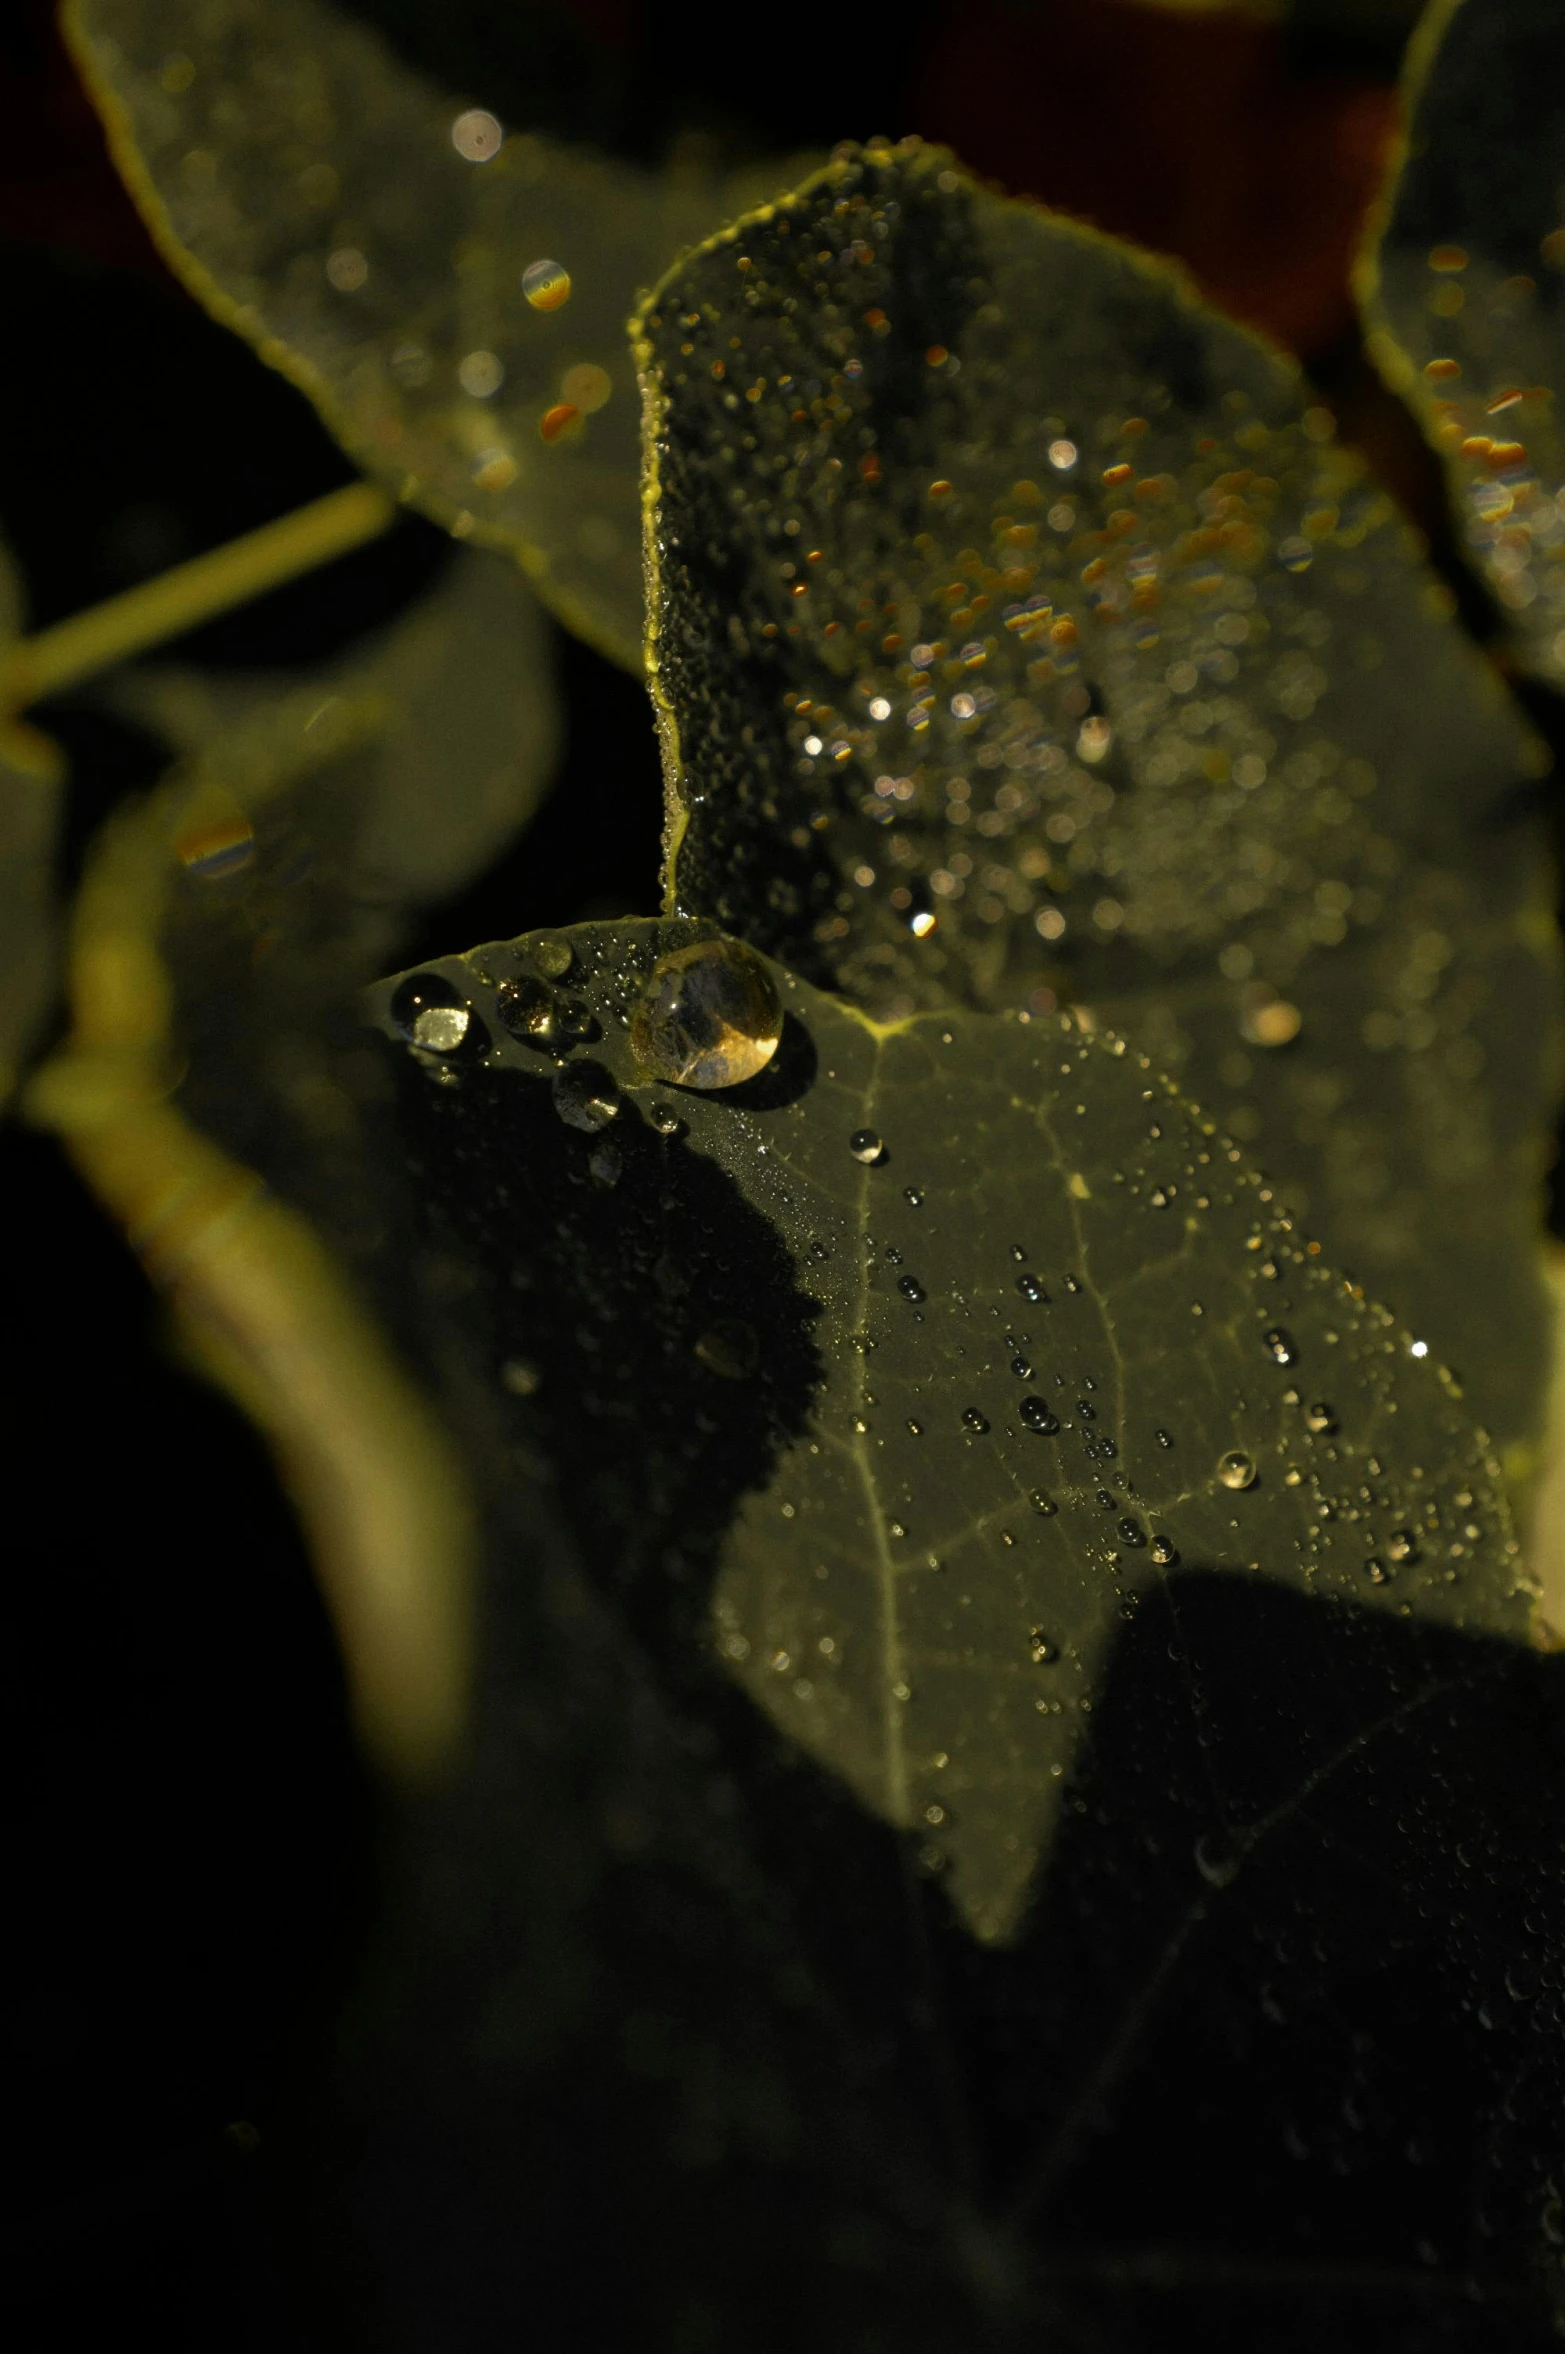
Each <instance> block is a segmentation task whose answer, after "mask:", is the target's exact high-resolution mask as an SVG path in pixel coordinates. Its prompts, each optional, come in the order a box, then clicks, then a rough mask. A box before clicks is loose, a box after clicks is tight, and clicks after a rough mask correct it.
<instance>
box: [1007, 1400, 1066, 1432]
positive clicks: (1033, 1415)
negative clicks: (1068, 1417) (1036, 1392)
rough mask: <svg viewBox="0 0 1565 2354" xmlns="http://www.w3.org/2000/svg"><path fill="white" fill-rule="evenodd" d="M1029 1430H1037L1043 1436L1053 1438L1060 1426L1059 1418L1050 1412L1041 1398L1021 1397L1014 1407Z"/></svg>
mask: <svg viewBox="0 0 1565 2354" xmlns="http://www.w3.org/2000/svg"><path fill="white" fill-rule="evenodd" d="M1016 1411H1017V1413H1018V1414H1019V1415H1020V1417H1021V1419H1022V1421H1023V1422H1024V1423H1025V1424H1026V1426H1027V1428H1028V1429H1029V1430H1035V1431H1038V1432H1039V1433H1040V1434H1041V1435H1042V1436H1043V1437H1044V1438H1046V1439H1051V1438H1053V1436H1054V1434H1055V1432H1056V1431H1057V1430H1058V1429H1059V1427H1060V1418H1059V1416H1058V1415H1057V1414H1055V1413H1052V1412H1051V1411H1050V1409H1049V1406H1048V1404H1047V1403H1046V1401H1045V1400H1044V1399H1042V1398H1023V1400H1022V1402H1021V1404H1020V1405H1019V1406H1018V1407H1017V1409H1016Z"/></svg>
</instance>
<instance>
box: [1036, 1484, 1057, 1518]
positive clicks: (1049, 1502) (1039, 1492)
mask: <svg viewBox="0 0 1565 2354" xmlns="http://www.w3.org/2000/svg"><path fill="white" fill-rule="evenodd" d="M1030 1501H1031V1504H1032V1508H1033V1510H1034V1512H1040V1513H1042V1515H1043V1517H1044V1519H1045V1520H1052V1519H1053V1518H1054V1515H1055V1514H1056V1512H1058V1510H1059V1506H1058V1504H1056V1503H1055V1501H1054V1498H1053V1497H1052V1496H1051V1495H1050V1493H1049V1491H1048V1489H1047V1488H1034V1489H1033V1491H1032V1496H1031V1499H1030Z"/></svg>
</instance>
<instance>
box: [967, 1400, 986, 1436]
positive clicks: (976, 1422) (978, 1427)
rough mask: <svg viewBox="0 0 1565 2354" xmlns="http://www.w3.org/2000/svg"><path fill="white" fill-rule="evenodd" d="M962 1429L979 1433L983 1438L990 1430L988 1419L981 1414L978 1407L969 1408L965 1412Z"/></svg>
mask: <svg viewBox="0 0 1565 2354" xmlns="http://www.w3.org/2000/svg"><path fill="white" fill-rule="evenodd" d="M962 1427H963V1428H964V1430H975V1431H977V1432H978V1433H979V1435H980V1437H981V1436H982V1435H983V1433H984V1432H985V1431H986V1430H987V1429H988V1428H989V1421H988V1417H987V1416H986V1415H983V1414H980V1413H979V1411H978V1408H977V1407H976V1406H969V1407H967V1408H966V1409H965V1410H964V1412H963V1415H962Z"/></svg>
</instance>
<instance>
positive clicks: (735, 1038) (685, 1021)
mask: <svg viewBox="0 0 1565 2354" xmlns="http://www.w3.org/2000/svg"><path fill="white" fill-rule="evenodd" d="M781 1037H782V1007H781V1005H780V1003H779V1001H778V996H777V990H776V986H775V984H774V983H773V980H772V976H771V974H770V973H769V972H768V971H767V969H766V967H765V965H764V964H763V963H762V962H761V959H760V958H759V957H758V956H757V955H755V953H754V952H753V950H751V949H748V948H746V947H745V946H744V945H743V944H742V943H741V942H740V941H738V940H697V941H695V942H693V943H692V945H691V946H690V947H688V948H677V949H675V951H674V953H673V955H672V956H665V957H660V958H659V960H658V962H657V964H656V965H655V966H654V967H653V971H652V978H651V979H650V981H649V982H648V983H647V986H646V989H645V991H644V992H643V994H642V998H641V1002H640V1004H639V1005H638V1006H637V1008H636V1012H635V1018H634V1020H633V1021H632V1023H631V1030H630V1039H631V1045H632V1047H633V1048H634V1050H635V1054H636V1059H637V1061H638V1062H639V1063H641V1064H642V1066H643V1067H644V1068H645V1069H646V1070H649V1071H651V1072H652V1073H653V1074H654V1075H655V1076H656V1077H657V1078H659V1079H666V1080H668V1081H670V1082H671V1083H672V1084H674V1085H675V1086H679V1087H698V1088H707V1089H710V1088H715V1087H737V1086H739V1085H740V1084H741V1082H742V1081H744V1080H746V1079H753V1078H754V1077H755V1074H756V1072H757V1071H762V1070H764V1069H765V1068H766V1065H767V1064H768V1063H769V1062H770V1061H771V1059H772V1056H773V1055H774V1054H775V1053H776V1052H777V1044H778V1041H779V1039H780V1038H781Z"/></svg>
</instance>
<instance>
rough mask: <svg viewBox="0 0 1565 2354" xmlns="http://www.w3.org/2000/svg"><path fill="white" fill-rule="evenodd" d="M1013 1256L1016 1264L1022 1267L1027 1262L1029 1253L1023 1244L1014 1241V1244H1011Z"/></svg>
mask: <svg viewBox="0 0 1565 2354" xmlns="http://www.w3.org/2000/svg"><path fill="white" fill-rule="evenodd" d="M1011 1256H1012V1258H1013V1259H1014V1260H1015V1261H1016V1264H1017V1266H1018V1267H1021V1266H1023V1265H1025V1263H1026V1259H1027V1253H1026V1252H1025V1251H1024V1250H1023V1248H1022V1246H1021V1244H1020V1243H1019V1242H1013V1243H1012V1245H1011Z"/></svg>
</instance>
